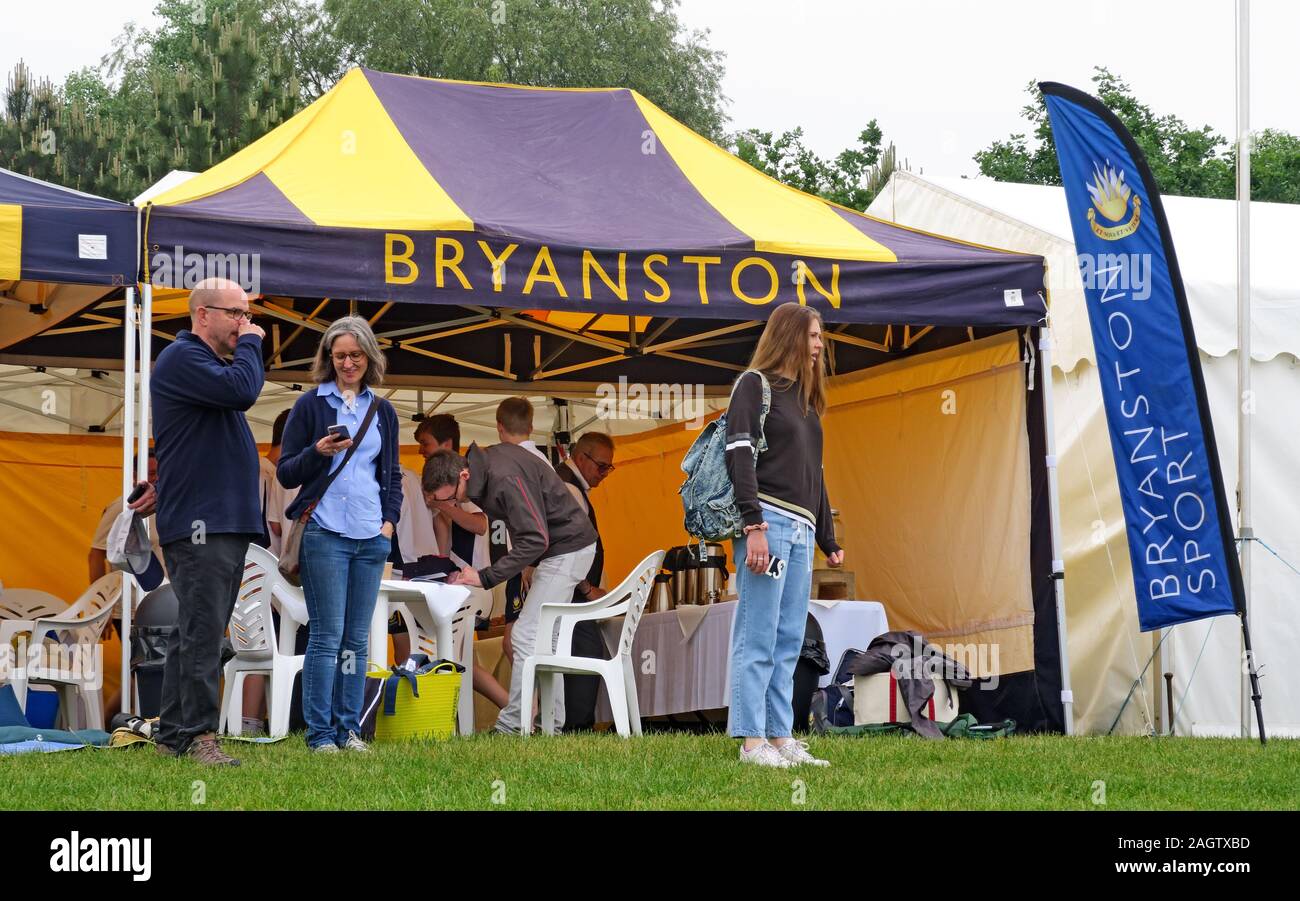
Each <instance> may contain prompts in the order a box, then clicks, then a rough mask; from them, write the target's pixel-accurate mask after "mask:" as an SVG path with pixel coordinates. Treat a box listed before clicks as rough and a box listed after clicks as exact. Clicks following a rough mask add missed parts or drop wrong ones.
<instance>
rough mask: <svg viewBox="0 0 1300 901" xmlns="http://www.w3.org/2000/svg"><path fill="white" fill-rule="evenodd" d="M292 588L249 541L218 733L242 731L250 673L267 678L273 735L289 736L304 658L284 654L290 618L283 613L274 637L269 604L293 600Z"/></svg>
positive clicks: (273, 562) (274, 563)
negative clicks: (296, 684)
mask: <svg viewBox="0 0 1300 901" xmlns="http://www.w3.org/2000/svg"><path fill="white" fill-rule="evenodd" d="M296 590H297V589H294V587H293V586H292V585H290V584H289V583H288V582H286V581H285V580H284V577H283V576H281V575H280V569H279V563H278V561H277V560H276V559H275V556H274V555H273V554H272V553H271V552H270V551H268V550H267V549H266V548H264V547H259V546H258V545H255V544H253V545H249V547H248V552H247V554H246V555H245V556H244V580H243V583H242V584H241V585H240V586H239V598H238V599H237V600H236V601H235V609H234V611H233V612H232V613H231V615H230V643H231V645H232V646H233V647H234V649H235V656H234V657H233V658H232V659H231V660H229V661H227V663H226V668H225V689H224V691H223V692H222V698H221V719H220V723H221V731H222V732H224V733H226V734H228V735H239V734H241V733H242V732H243V716H244V691H243V689H244V677H245V676H247V675H248V674H249V673H260V674H262V675H265V676H267V677H269V678H268V679H267V685H266V694H267V699H266V711H267V718H268V719H269V720H270V725H271V737H272V738H280V737H281V736H284V735H288V734H289V705H290V703H291V701H292V698H293V680H294V677H295V676H297V675H298V673H300V672H302V666H303V662H304V660H305V659H306V658H305V657H304V656H303V655H301V654H289V653H285V644H286V641H285V640H284V639H285V638H288V639H289V641H292V638H291V636H292V629H291V628H289V627H288V626H287V625H286V624H287V623H290V622H292V617H291V616H287V615H286V614H285V613H284V612H281V633H280V635H279V636H277V635H276V634H275V622H274V620H273V619H272V617H271V604H272V600H273V599H274V598H276V597H277V596H280V597H282V598H283V597H291V598H293V595H294V592H295V591H296ZM293 599H294V600H296V598H293ZM290 647H292V645H290Z"/></svg>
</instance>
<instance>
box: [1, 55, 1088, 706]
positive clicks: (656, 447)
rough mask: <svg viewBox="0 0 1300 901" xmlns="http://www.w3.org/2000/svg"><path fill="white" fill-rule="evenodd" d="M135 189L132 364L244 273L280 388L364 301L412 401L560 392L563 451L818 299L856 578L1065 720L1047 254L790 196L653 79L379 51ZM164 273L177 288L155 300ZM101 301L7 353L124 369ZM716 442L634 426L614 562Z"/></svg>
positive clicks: (669, 513)
mask: <svg viewBox="0 0 1300 901" xmlns="http://www.w3.org/2000/svg"><path fill="white" fill-rule="evenodd" d="M140 206H141V217H140V218H141V221H140V227H141V230H142V244H143V246H142V249H143V253H142V254H141V257H142V260H147V268H148V277H147V280H146V283H145V289H144V291H143V292H142V296H141V298H140V304H141V306H140V313H141V314H142V315H141V322H140V327H139V342H138V344H139V354H140V357H141V358H142V359H143V360H148V359H151V358H152V356H153V353H154V351H155V350H156V349H157V348H159V347H160V346H162V345H163V344H164V343H165V342H166V341H168V340H170V339H172V338H173V337H174V335H175V333H176V331H177V330H179V329H180V328H182V327H185V326H186V325H188V315H187V313H186V311H185V309H184V290H183V289H185V288H188V287H192V286H193V284H194V283H195V282H197V281H198V280H199V279H201V278H204V277H209V276H213V275H223V274H224V275H226V276H227V277H230V278H234V279H236V280H239V281H241V282H243V283H244V284H245V285H246V286H249V287H250V288H251V290H250V293H251V294H253V295H255V297H254V300H253V307H254V309H255V310H256V311H257V312H259V313H260V314H261V317H260V319H259V321H260V322H261V324H263V325H264V326H265V327H266V331H267V340H266V341H265V342H263V352H264V354H265V358H266V359H265V362H266V367H267V374H268V378H269V380H271V381H272V382H277V383H279V384H278V385H273V386H269V387H268V392H270V393H272V394H276V395H280V398H279V402H280V403H284V401H285V399H286V397H285V396H286V395H287V396H288V397H292V396H293V395H294V394H295V391H294V389H295V388H296V387H299V386H305V385H307V384H309V383H310V381H311V379H310V376H309V369H310V363H311V360H312V358H313V356H314V354H315V352H316V349H317V346H318V343H319V338H320V333H321V332H323V331H324V330H325V329H326V328H327V327H328V325H329V323H330V322H331V321H333V320H334V319H336V318H337V317H338V316H340V315H343V314H345V313H349V312H351V313H356V314H358V315H362V316H364V317H366V318H367V319H368V320H369V321H370V322H371V324H372V326H373V328H374V330H375V333H376V335H377V337H378V338H379V340H380V342H381V344H382V345H383V347H384V349H385V353H386V356H387V359H388V372H387V375H386V379H385V381H386V388H387V389H388V390H389V391H397V390H403V389H412V388H413V389H415V391H414V392H411V393H414V394H415V395H416V398H415V400H416V404H417V405H418V407H419V409H418V411H417V412H416V413H415V414H414V415H413V417H412V418H419V417H421V416H423V415H427V413H429V412H431V411H433V410H438V409H440V405H441V404H442V403H443V402H444V401H445V400H446V398H447V397H449V396H455V395H458V394H461V393H465V394H470V393H483V394H495V395H499V394H520V395H530V396H533V397H539V396H541V397H546V398H551V399H559V398H567V399H568V400H566V401H565V403H564V404H563V405H561V404H556V411H555V419H556V421H557V423H561V425H557V427H556V429H555V430H554V434H553V435H552V438H553V440H554V441H556V442H561V441H563V440H564V439H563V438H561V437H560V435H561V434H563V433H573V434H576V433H577V432H579V431H581V430H582V429H583V428H585V427H587V425H588V424H589V423H590V422H591V421H593V420H594V419H595V418H597V417H598V416H600V415H601V414H600V407H599V404H598V403H597V404H596V412H595V414H593V415H591V416H589V415H588V414H589V413H591V411H590V410H589V409H588V407H589V406H591V402H592V398H593V396H600V397H601V398H602V399H605V398H607V397H608V394H607V393H605V392H606V391H607V389H608V388H609V387H610V386H616V387H617V389H618V390H619V392H620V394H622V391H623V382H622V380H623V379H626V383H627V384H628V385H630V386H632V387H637V388H640V387H648V388H652V389H658V388H663V387H674V386H676V387H680V388H690V389H692V393H693V394H694V393H695V390H696V386H699V390H700V391H702V392H703V393H704V394H706V395H710V396H712V397H713V398H719V397H721V398H725V397H726V395H727V393H728V388H729V386H730V384H731V382H732V380H733V379H734V378H735V375H736V374H737V372H739V371H741V370H743V369H744V367H745V365H746V363H747V361H748V359H749V357H750V355H751V353H752V350H753V345H754V341H755V340H756V338H757V336H758V334H759V332H760V331H761V327H762V325H763V323H764V321H765V320H766V319H767V316H768V314H769V312H770V310H771V309H772V308H773V307H774V306H775V305H776V304H779V303H783V302H787V301H794V302H798V303H803V304H807V305H810V306H813V307H814V308H816V309H817V310H818V311H820V312H821V314H822V316H823V317H824V319H825V322H826V335H827V337H828V338H829V339H830V342H829V349H830V351H831V352H830V353H828V355H827V356H828V359H829V360H830V362H831V365H832V370H833V372H834V374H835V375H836V376H837V378H836V379H833V380H832V384H831V397H830V405H829V407H828V410H827V416H826V423H827V425H826V435H827V436H828V438H827V442H828V443H827V446H826V452H825V471H826V477H827V480H828V484H829V485H830V487H831V489H832V491H831V495H832V497H833V498H834V499H835V502H836V504H837V506H839V507H841V508H842V509H844V510H845V512H846V515H845V523H846V531H847V538H846V540H847V546H848V548H849V554H850V559H851V560H853V561H854V562H853V563H852V564H851V565H852V567H853V568H854V570H855V571H856V578H857V584H856V593H855V594H854V596H856V597H864V598H879V599H880V600H882V602H885V603H886V605H887V609H888V612H889V617H890V623H891V625H892V626H895V627H902V628H914V629H916V630H918V631H921V632H922V633H924V634H926V635H928V636H931V637H938V638H942V639H944V640H945V641H949V642H958V643H960V644H962V645H963V646H966V647H969V648H971V649H980V650H981V651H982V650H984V649H994V650H997V649H1001V650H1000V653H1001V654H1002V657H1001V660H1000V662H999V661H996V660H994V661H987V662H983V663H981V665H980V666H979V667H978V671H979V672H980V673H981V674H988V675H998V676H1000V679H1001V680H1000V682H999V683H998V684H997V687H996V688H995V689H994V688H992V686H990V688H991V689H992V690H987V691H976V692H972V693H970V694H971V697H970V699H969V700H970V705H971V706H970V709H971V710H972V711H973V712H974V713H975V714H976V715H977V716H978V717H979V718H981V719H1000V718H1002V717H1006V716H1010V717H1012V718H1014V719H1015V720H1016V721H1017V722H1018V723H1020V724H1021V725H1022V726H1023V727H1029V728H1046V729H1065V730H1067V731H1068V730H1069V728H1070V722H1069V705H1068V702H1065V703H1063V699H1064V698H1068V696H1069V694H1068V681H1067V680H1068V672H1069V670H1068V666H1067V665H1066V660H1065V654H1064V643H1063V642H1064V638H1063V636H1064V627H1065V623H1064V616H1063V594H1062V589H1061V581H1060V579H1059V574H1058V573H1057V572H1056V569H1057V567H1056V561H1058V560H1059V559H1060V557H1061V554H1060V552H1059V549H1058V542H1057V537H1056V532H1055V529H1054V527H1053V517H1052V516H1051V515H1049V512H1050V511H1051V510H1052V509H1054V501H1052V498H1053V497H1054V493H1053V484H1054V483H1053V482H1051V480H1050V479H1049V470H1048V461H1050V460H1054V449H1053V445H1052V441H1053V438H1052V429H1051V428H1050V422H1051V406H1050V405H1051V391H1050V387H1051V381H1050V379H1049V380H1047V381H1046V382H1045V381H1044V380H1043V378H1042V373H1043V372H1044V367H1046V366H1049V365H1050V363H1049V361H1048V359H1047V358H1046V356H1045V355H1040V343H1039V338H1040V335H1039V333H1040V330H1041V329H1042V326H1044V325H1045V318H1046V311H1047V308H1046V302H1045V297H1044V294H1045V290H1044V261H1043V258H1042V257H1041V256H1037V255H1034V254H1025V253H1011V252H1006V251H1001V250H997V249H995V248H990V247H984V246H979V245H975V244H971V243H966V242H961V241H956V240H952V239H948V238H944V237H941V236H938V235H934V234H930V233H926V232H922V231H918V230H915V229H908V228H903V227H900V226H897V225H894V224H891V223H889V222H886V221H883V220H880V219H876V218H873V217H870V216H866V215H863V214H861V213H858V212H855V211H852V210H848V209H844V208H841V207H837V206H835V205H833V204H830V203H827V202H826V201H824V200H822V199H820V198H817V197H813V196H810V195H807V194H803V193H801V192H799V191H796V190H793V189H791V188H789V187H787V186H785V185H782V184H780V183H778V182H776V181H774V180H772V179H770V178H768V177H767V176H765V175H763V174H761V173H759V172H757V171H755V170H754V169H752V168H751V167H749V166H748V165H747V164H745V163H744V162H742V161H740V160H738V159H737V158H736V157H734V156H733V155H731V154H729V153H727V152H726V151H724V150H722V149H721V148H719V147H717V146H716V145H714V144H712V143H710V142H709V141H707V140H705V139H704V138H702V137H700V136H699V135H696V134H694V133H693V132H691V131H690V130H689V129H687V128H686V127H685V126H683V125H681V124H680V123H678V122H676V121H674V120H673V119H672V118H671V117H669V116H668V115H666V114H665V113H664V112H663V111H661V110H659V109H658V108H657V107H655V106H654V105H653V104H651V103H650V102H648V101H647V100H646V99H645V98H643V97H641V96H639V95H638V94H637V93H636V92H634V91H629V90H622V89H592V90H585V89H584V90H557V89H537V88H523V87H515V86H504V85H488V84H473V83H464V82H450V81H439V80H430V79H423V78H414V77H407V76H399V75H391V74H385V73H380V72H374V71H369V70H363V69H355V70H352V71H351V72H349V73H348V74H347V75H346V76H345V77H344V78H342V79H341V80H340V81H339V83H338V84H337V85H336V86H335V87H334V88H333V89H332V90H331V91H330V92H329V93H327V94H325V95H324V96H322V97H321V98H320V99H318V100H317V101H316V102H315V103H313V104H312V105H311V106H309V107H308V108H307V109H305V110H303V111H302V112H301V113H299V114H298V115H297V116H295V117H294V118H293V119H291V120H289V121H288V122H286V123H285V124H283V125H282V126H280V127H279V128H277V129H276V130H275V131H273V132H270V133H269V134H267V135H266V136H264V137H263V138H262V139H261V140H259V141H257V142H255V143H254V144H252V145H250V146H248V147H247V148H245V149H244V150H242V151H241V152H239V153H237V154H235V155H234V156H232V157H230V158H229V159H227V160H225V161H224V162H222V163H220V164H218V165H217V166H215V167H213V168H212V169H210V170H208V171H207V172H204V173H201V174H199V175H197V176H194V177H193V178H190V179H188V180H185V181H182V182H180V183H179V184H175V185H174V186H173V187H170V188H169V189H167V190H165V191H162V192H161V193H159V194H157V195H155V196H154V197H152V198H151V199H150V200H149V201H146V202H144V203H142V204H140ZM178 289H179V290H178ZM164 291H177V296H176V297H175V299H173V300H170V301H161V300H160V302H159V303H157V304H155V299H156V298H158V299H160V298H161V295H163V293H164ZM90 316H98V317H99V319H98V320H96V319H89V318H88V317H90ZM82 318H83V319H84V320H85V321H74V322H72V323H69V324H68V327H66V328H64V329H52V330H50V332H48V333H46V334H44V335H41V336H36V337H32V338H30V339H28V340H25V341H23V342H20V343H19V344H17V345H14V346H11V347H9V348H7V349H5V350H4V352H3V353H0V363H4V362H19V363H28V362H33V361H37V360H39V361H41V363H42V365H48V366H51V367H53V366H73V367H79V368H83V369H84V368H92V369H121V368H122V361H123V356H122V353H121V344H120V341H121V332H120V331H118V330H116V329H114V328H113V327H112V324H111V323H108V322H104V321H100V320H103V319H105V318H109V319H111V318H113V317H111V316H109V317H105V316H103V315H102V310H94V311H91V312H90V313H88V314H86V316H85V317H82ZM118 328H120V326H118ZM132 331H133V330H132V329H130V328H128V329H126V333H127V336H128V352H127V355H126V359H128V360H132V359H133V357H132V355H131V350H130V347H129V336H130V335H131V333H132ZM56 333H57V334H56ZM878 364H893V365H878ZM126 370H127V371H126V373H125V374H124V379H125V382H126V386H127V396H128V397H130V395H131V390H132V385H133V379H134V377H135V376H134V370H135V367H134V365H128V366H127V367H126ZM1047 371H1050V369H1049V370H1047ZM140 379H141V380H142V384H141V385H140V390H139V395H140V397H141V398H142V400H144V401H145V403H144V404H143V405H142V406H141V415H140V417H139V420H138V422H137V423H136V424H125V428H124V431H125V432H126V433H127V434H134V435H135V437H136V441H137V445H138V446H140V447H143V445H144V443H145V442H147V436H148V435H149V432H150V430H149V424H148V420H147V410H148V407H147V398H148V395H149V386H148V367H147V366H145V367H141V369H140ZM264 396H265V393H264ZM660 396H661V397H662V394H661V395H660ZM628 397H629V398H630V397H631V393H630V392H629V393H628ZM430 402H431V403H430ZM958 404H959V407H958V406H957V405H958ZM479 406H481V407H490V406H491V404H490V403H485V404H480V405H479ZM715 407H716V404H715ZM958 408H959V409H960V411H961V415H960V416H957V415H940V414H949V413H955V412H956V410H957V409H958ZM459 412H460V411H458V415H459ZM467 412H468V411H467ZM479 412H480V413H483V412H484V411H479ZM471 415H473V413H471ZM689 415H690V414H685V415H684V416H682V415H678V414H677V413H672V414H671V415H669V416H666V417H665V418H668V419H673V418H688V417H689ZM541 428H542V429H545V428H546V424H545V423H544V422H543V423H541ZM693 437H694V435H693V432H691V431H690V430H689V429H688V428H686V427H685V426H684V425H678V426H666V427H665V428H664V429H663V430H662V431H661V430H654V431H653V432H650V433H648V435H647V437H644V438H641V439H638V440H635V441H634V440H627V441H623V440H620V445H619V446H620V463H619V466H620V470H621V477H620V479H619V480H618V482H617V486H618V487H617V488H616V489H614V490H612V491H610V492H609V493H607V494H605V495H604V496H602V497H601V499H600V500H599V502H598V503H600V504H602V505H604V506H602V521H603V522H604V523H606V525H605V529H606V530H613V532H612V533H611V534H610V535H607V536H606V537H607V539H608V540H607V545H608V546H609V547H610V548H611V549H612V550H611V554H627V555H630V557H629V559H628V560H626V561H621V562H617V563H612V564H611V566H615V567H616V568H617V567H622V566H624V565H627V566H630V565H631V563H634V562H635V560H637V559H640V557H641V556H644V552H645V549H646V548H648V547H651V546H655V547H668V546H671V545H673V544H679V543H681V541H682V540H683V536H682V534H681V529H680V523H681V518H680V517H681V510H680V502H679V501H678V499H677V497H676V495H675V494H674V493H673V492H672V490H671V488H672V486H674V485H675V484H677V483H679V480H680V470H679V468H678V467H679V464H680V460H681V457H682V455H683V454H684V453H685V449H686V447H687V446H688V445H689V443H690V440H691V439H692V438H693ZM868 449H869V450H868ZM598 490H599V489H598ZM606 510H608V513H606ZM904 512H905V515H904ZM613 533H617V534H613ZM611 559H612V557H611ZM1063 683H1064V684H1063ZM963 703H965V702H963Z"/></svg>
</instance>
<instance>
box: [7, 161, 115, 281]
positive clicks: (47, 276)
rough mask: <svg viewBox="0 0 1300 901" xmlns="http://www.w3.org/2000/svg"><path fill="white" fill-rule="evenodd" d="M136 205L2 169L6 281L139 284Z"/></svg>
mask: <svg viewBox="0 0 1300 901" xmlns="http://www.w3.org/2000/svg"><path fill="white" fill-rule="evenodd" d="M136 217H137V212H136V210H135V209H134V208H133V207H131V206H128V205H126V204H123V203H117V202H116V201H112V200H107V199H105V198H102V197H95V196H93V195H90V194H82V193H81V192H79V191H72V190H69V189H67V188H61V187H59V186H57V185H51V184H47V183H45V182H42V181H37V180H36V179H33V178H28V177H26V176H23V175H18V174H17V173H14V172H10V171H8V170H5V169H0V281H41V282H58V283H68V284H82V285H129V284H134V283H135V280H136V274H137V272H138V267H137V265H136V251H135V237H136Z"/></svg>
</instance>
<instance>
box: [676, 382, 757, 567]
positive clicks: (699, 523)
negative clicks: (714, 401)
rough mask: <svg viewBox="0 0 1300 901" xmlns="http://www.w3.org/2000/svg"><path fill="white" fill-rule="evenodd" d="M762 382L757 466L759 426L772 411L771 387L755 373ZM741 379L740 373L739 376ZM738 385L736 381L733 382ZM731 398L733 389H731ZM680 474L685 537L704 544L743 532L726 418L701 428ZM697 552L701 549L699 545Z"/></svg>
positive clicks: (755, 456)
mask: <svg viewBox="0 0 1300 901" xmlns="http://www.w3.org/2000/svg"><path fill="white" fill-rule="evenodd" d="M746 372H757V373H758V377H759V379H761V380H762V382H763V405H762V409H761V411H760V412H759V415H758V435H757V439H758V440H757V441H755V442H754V465H755V467H757V466H758V455H759V454H761V453H762V452H763V451H765V450H767V437H766V436H765V435H764V433H763V424H764V423H765V422H766V421H767V414H768V411H769V410H770V409H771V408H772V387H771V386H770V385H769V384H768V381H767V376H765V375H763V373H762V372H759V371H758V370H757V369H752V370H746ZM741 375H744V373H741ZM736 381H737V382H739V381H740V379H739V378H737V379H736ZM731 392H732V395H733V396H734V395H735V392H736V388H735V386H734V385H733V386H732V388H731ZM682 472H684V473H686V481H685V482H683V483H682V487H681V488H679V489H677V493H678V494H680V495H681V496H682V508H683V509H684V510H685V512H686V531H687V533H688V534H690V535H692V536H694V537H695V538H698V539H700V541H701V542H704V541H722V540H724V539H727V538H739V537H740V536H741V535H742V534H743V531H744V524H743V523H742V522H741V519H740V509H739V508H738V507H737V506H736V492H735V489H734V488H733V487H732V484H731V475H730V474H729V473H728V472H727V414H726V413H723V414H722V415H721V416H719V417H718V418H717V419H715V420H713V422H711V423H709V424H708V425H706V426H705V427H704V431H702V432H701V433H700V436H699V437H698V438H696V439H695V442H694V443H693V444H692V445H691V448H690V450H688V451H687V452H686V457H685V458H684V459H683V460H682ZM701 549H703V545H702V544H701Z"/></svg>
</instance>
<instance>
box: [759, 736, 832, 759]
mask: <svg viewBox="0 0 1300 901" xmlns="http://www.w3.org/2000/svg"><path fill="white" fill-rule="evenodd" d="M773 747H776V746H775V745H773ZM776 752H777V753H778V754H780V755H781V756H782V757H783V758H784V759H785V760H786V761H787V762H789V764H790V766H830V765H831V762H830V761H829V760H822V759H821V758H820V757H814V756H812V755H811V754H809V753H808V742H806V741H799V740H798V739H797V738H787V739H786V740H785V744H783V745H781V746H780V747H778V748H776Z"/></svg>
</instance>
